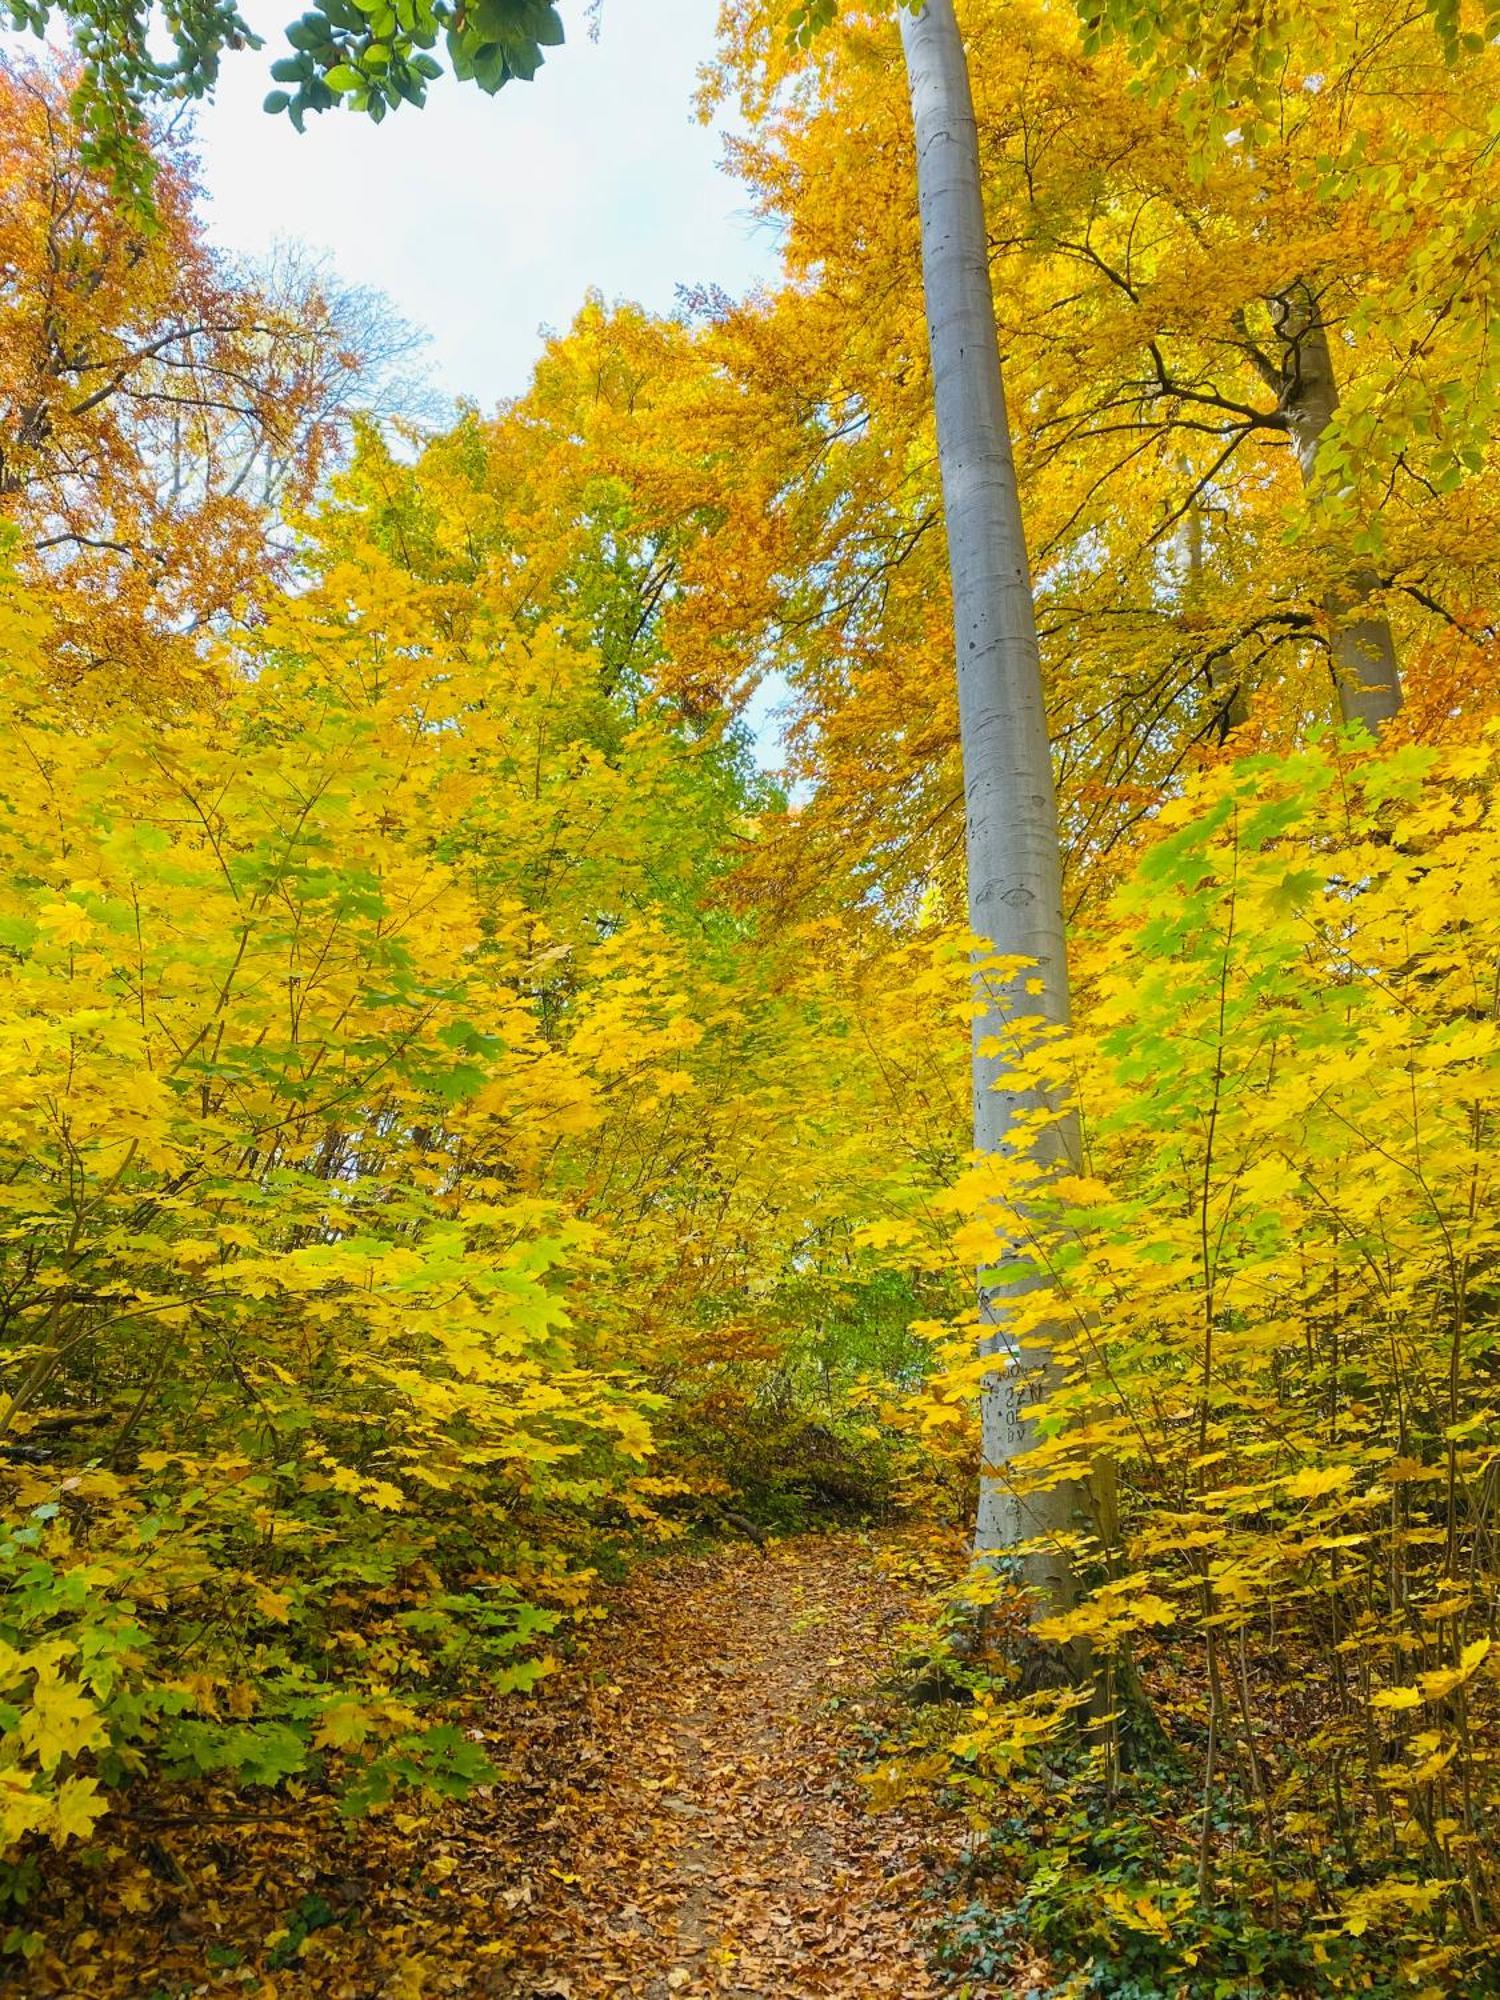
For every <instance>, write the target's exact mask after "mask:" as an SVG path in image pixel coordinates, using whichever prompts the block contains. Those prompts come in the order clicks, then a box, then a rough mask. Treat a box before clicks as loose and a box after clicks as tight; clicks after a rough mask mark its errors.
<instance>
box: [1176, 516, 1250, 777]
mask: <svg viewBox="0 0 1500 2000" xmlns="http://www.w3.org/2000/svg"><path fill="white" fill-rule="evenodd" d="M1185 528H1186V542H1187V579H1186V600H1187V606H1188V609H1189V610H1193V609H1196V607H1197V603H1198V599H1199V596H1200V595H1201V593H1202V590H1203V502H1202V499H1201V498H1200V499H1197V500H1195V501H1194V502H1193V504H1192V506H1191V507H1190V508H1189V509H1188V516H1187V521H1186V523H1185ZM1208 686H1209V692H1210V694H1211V695H1212V696H1213V699H1214V716H1213V728H1214V734H1215V735H1216V736H1217V738H1218V740H1219V742H1220V743H1221V744H1222V743H1225V742H1227V741H1228V739H1229V734H1230V732H1231V730H1235V729H1238V728H1239V726H1240V724H1241V723H1242V722H1245V721H1246V720H1247V719H1248V717H1249V713H1250V711H1249V709H1248V708H1247V706H1246V704H1245V684H1244V682H1243V681H1242V680H1241V679H1240V677H1239V675H1238V674H1236V673H1233V672H1226V670H1225V668H1224V666H1223V664H1222V662H1220V661H1215V660H1213V659H1210V661H1209V667H1208Z"/></svg>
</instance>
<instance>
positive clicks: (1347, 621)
mask: <svg viewBox="0 0 1500 2000" xmlns="http://www.w3.org/2000/svg"><path fill="white" fill-rule="evenodd" d="M1276 311H1277V319H1276V331H1277V334H1278V337H1279V339H1280V342H1281V381H1280V384H1279V389H1280V400H1281V408H1282V411H1283V413H1284V415H1285V417H1286V421H1287V426H1288V429H1289V430H1290V432H1291V438H1292V446H1293V449H1294V450H1295V451H1296V454H1297V463H1298V465H1299V466H1300V467H1301V469H1302V482H1303V484H1304V486H1310V485H1311V484H1312V480H1313V473H1314V469H1315V466H1316V463H1317V456H1318V446H1319V444H1320V443H1321V442H1322V439H1323V434H1324V432H1325V431H1326V430H1327V429H1328V426H1329V424H1330V423H1332V421H1333V416H1334V412H1335V411H1336V410H1337V409H1338V406H1339V390H1338V378H1337V376H1336V375H1335V373H1334V368H1333V354H1332V350H1331V349H1330V347H1329V344H1328V327H1327V324H1326V322H1325V321H1324V318H1323V313H1322V309H1321V307H1320V305H1319V302H1318V299H1317V296H1316V295H1315V293H1314V292H1313V290H1312V288H1311V287H1310V286H1309V285H1307V284H1305V283H1302V282H1300V281H1299V282H1298V283H1297V284H1295V285H1293V286H1292V287H1291V288H1290V289H1289V290H1288V291H1287V292H1285V293H1284V294H1283V295H1282V297H1281V298H1280V299H1279V300H1278V301H1277V307H1276ZM1379 587H1380V584H1379V579H1378V578H1377V577H1376V575H1375V573H1374V571H1373V570H1370V569H1365V568H1356V569H1353V570H1351V571H1350V572H1349V574H1348V576H1347V577H1346V578H1345V579H1343V580H1342V582H1341V583H1340V584H1339V586H1338V587H1337V588H1336V589H1334V590H1332V591H1330V592H1329V594H1328V598H1327V600H1326V603H1325V609H1326V610H1327V612H1328V617H1329V622H1330V625H1331V626H1332V636H1331V639H1330V647H1331V651H1332V664H1333V679H1334V686H1335V687H1336V689H1337V690H1338V703H1339V715H1340V718H1341V719H1342V720H1343V721H1345V722H1362V723H1363V724H1364V725H1365V727H1366V728H1367V729H1368V730H1369V732H1370V734H1371V735H1372V736H1377V735H1379V733H1380V727H1381V724H1382V723H1385V722H1389V721H1390V719H1391V717H1392V716H1393V715H1395V714H1396V713H1397V712H1398V710H1399V709H1400V707H1401V672H1400V667H1399V665H1398V663H1397V659H1396V641H1395V636H1394V634H1393V633H1392V631H1391V626H1390V620H1389V619H1388V618H1386V617H1385V616H1383V615H1382V613H1380V612H1379V611H1377V610H1373V609H1371V610H1364V609H1362V607H1363V606H1366V605H1368V604H1369V603H1370V601H1371V599H1372V598H1373V597H1374V595H1375V593H1376V592H1377V591H1378V589H1379Z"/></svg>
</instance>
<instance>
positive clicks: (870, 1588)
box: [0, 1534, 994, 2000]
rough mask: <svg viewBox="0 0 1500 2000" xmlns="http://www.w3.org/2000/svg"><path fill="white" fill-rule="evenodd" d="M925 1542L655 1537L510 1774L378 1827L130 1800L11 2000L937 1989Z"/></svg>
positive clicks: (563, 1676) (941, 1859)
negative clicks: (915, 1769)
mask: <svg viewBox="0 0 1500 2000" xmlns="http://www.w3.org/2000/svg"><path fill="white" fill-rule="evenodd" d="M901 1568H902V1564H901V1561H900V1545H899V1544H886V1545H884V1546H881V1545H879V1544H872V1543H871V1542H870V1541H869V1540H868V1539H867V1538H864V1537H861V1536H858V1535H854V1534H847V1535H807V1536H801V1537H798V1538H795V1539H792V1540H788V1541H784V1542H774V1543H772V1544H770V1545H769V1547H768V1548H767V1549H766V1551H765V1553H764V1554H761V1553H760V1552H758V1551H757V1550H756V1549H755V1548H753V1547H751V1546H750V1545H749V1544H748V1543H741V1544H739V1545H737V1546H734V1547H730V1548H721V1549H718V1550H716V1551H714V1552H713V1553H711V1554H708V1555H699V1556H674V1557H671V1558H669V1559H666V1560H663V1561H660V1562H654V1563H649V1564H645V1565H642V1566H641V1568H639V1569H638V1570H637V1571H636V1572H635V1573H634V1574H633V1576H632V1577H631V1578H630V1580H629V1581H628V1582H627V1583H626V1584H625V1585H624V1586H623V1587H621V1588H620V1589H619V1590H617V1591H614V1592H611V1593H610V1595H609V1600H608V1604H609V1616H608V1619H607V1621H606V1622H605V1623H604V1624H603V1625H602V1626H601V1627H600V1628H599V1630H598V1632H597V1634H596V1636H595V1637H594V1638H593V1639H592V1641H591V1642H590V1644H589V1645H588V1647H587V1648H586V1649H584V1650H583V1652H582V1653H581V1655H580V1657H579V1658H578V1659H577V1660H576V1661H575V1662H573V1663H572V1664H570V1665H569V1666H568V1667H567V1668H566V1669H565V1670H564V1671H563V1672H561V1673H560V1674H559V1675H557V1676H556V1677H555V1678H553V1679H552V1680H549V1681H548V1682H546V1683H544V1684H543V1688H542V1689H541V1690H540V1691H539V1693H538V1695H537V1697H536V1698H535V1699H534V1700H530V1701H522V1700H518V1699H516V1698H514V1697H511V1698H507V1699H506V1700H505V1701H503V1702H501V1703H500V1704H498V1705H497V1707H496V1710H495V1714H494V1718H493V1722H492V1724H491V1725H490V1727H489V1728H488V1729H486V1732H485V1733H486V1736H487V1739H488V1740H487V1749H488V1751H489V1754H490V1756H491V1758H492V1760H493V1761H494V1762H495V1763H496V1765H497V1766H498V1767H499V1769H500V1772H501V1778H500V1782H499V1783H497V1784H495V1785H494V1786H491V1787H487V1788H482V1789H481V1790H479V1791H477V1792H475V1793H473V1794H472V1795H471V1796H470V1797H469V1798H467V1799H464V1800H461V1801H455V1802H453V1803H452V1804H449V1805H441V1804H440V1805H437V1806H435V1807H434V1806H431V1805H426V1806H422V1805H414V1806H413V1808H412V1809H411V1810H409V1811H407V1810H402V1809H401V1807H400V1804H399V1802H398V1805H397V1807H395V1808H393V1809H392V1810H390V1811H388V1812H384V1813H381V1814H378V1815H377V1816H376V1817H374V1818H373V1819H371V1820H368V1821H364V1822H358V1823H355V1824H353V1825H351V1824H348V1823H346V1822H341V1821H339V1820H338V1819H337V1818H336V1817H335V1816H334V1815H333V1814H332V1812H331V1811H330V1810H328V1809H327V1808H326V1806H325V1805H320V1804H319V1803H318V1801H317V1799H316V1797H311V1798H308V1799H307V1800H305V1801H302V1802H300V1803H299V1802H298V1801H297V1799H296V1798H295V1797H293V1798H291V1799H290V1800H288V1801H287V1802H286V1811H285V1814H284V1815H283V1813H282V1808H281V1806H280V1804H276V1803H275V1802H274V1801H273V1805H274V1810H273V1811H271V1812H270V1813H268V1814H267V1815H266V1817H265V1818H264V1821H263V1822H262V1821H261V1820H260V1819H259V1817H258V1816H257V1815H256V1814H255V1813H253V1812H252V1813H249V1814H246V1813H243V1812H239V1811H224V1810H218V1809H216V1801H215V1799H214V1798H213V1797H211V1796H210V1797H207V1798H205V1799H204V1800H203V1801H202V1803H201V1807H199V1808H194V1809H190V1810H187V1811H177V1810H175V1809H174V1810H173V1812H172V1813H170V1814H166V1813H164V1814H163V1815H162V1816H161V1817H160V1818H159V1819H157V1820H152V1819H150V1818H149V1817H143V1818H142V1819H140V1820H138V1821H136V1822H135V1823H133V1824H132V1823H128V1822H127V1823H121V1825H120V1831H119V1833H118V1834H117V1835H116V1836H115V1839H114V1842H113V1844H112V1845H110V1846H108V1847H107V1848H104V1849H100V1850H97V1851H96V1854H95V1858H94V1860H93V1862H92V1863H91V1864H90V1865H89V1866H88V1867H86V1868H80V1869H78V1870H75V1871H74V1872H73V1873H72V1876H71V1879H70V1880H67V1881H64V1882H60V1883H58V1884H57V1886H56V1888H55V1889H54V1890H52V1891H50V1892H49V1894H48V1895H47V1897H46V1899H45V1902H46V1907H37V1908H34V1909H33V1910H31V1911H28V1917H30V1918H31V1920H32V1921H34V1922H37V1923H39V1924H40V1925H42V1926H44V1927H45V1935H46V1937H47V1948H46V1950H45V1952H44V1953H43V1954H42V1955H41V1956H40V1957H39V1958H37V1959H35V1960H34V1961H33V1962H32V1963H31V1964H30V1965H29V1966H28V1967H27V1968H26V1970H25V1972H24V1974H22V1978H23V1980H24V1983H23V1984H22V1985H21V1986H19V1987H17V1986H16V1985H14V1984H13V1983H10V1981H9V1979H8V1977H7V1974H8V1973H9V1971H10V1969H11V1968H13V1967H15V1960H14V1959H12V1960H11V1961H10V1966H9V1967H7V1968H6V1970H5V1971H0V2000H11V1996H13V1995H16V1994H17V1993H20V1994H24V1995H25V1996H26V2000H40V1996H43V1995H45V1996H49V2000H50V1996H66V2000H84V1997H85V1996H90V2000H126V1996H128V2000H189V1996H193V1997H194V2000H196V1996H200V1995H211V1996H219V1995H237V1996H240V2000H446V1996H464V2000H619V1996H630V2000H694V1996H706V1995H710V1994H712V1995H725V1996H732V2000H813V1996H818V2000H936V1996H938V1995H940V1994H943V1993H945V1992H948V1991H949V1990H950V1989H949V1987H948V1986H947V1985H946V1983H945V1982H944V1981H943V1979H942V1978H941V1977H940V1976H939V1975H938V1974H937V1973H936V1972H935V1971H934V1969H933V1968H932V1965H931V1963H930V1959H929V1951H928V1934H929V1930H930V1925H931V1922H932V1919H933V1916H934V1915H935V1913H936V1911H935V1906H934V1904H933V1902H932V1900H931V1896H932V1890H933V1886H934V1883H935V1881H936V1879H937V1876H938V1874H939V1873H940V1872H941V1870H942V1867H943V1866H944V1864H945V1862H946V1861H947V1860H948V1859H949V1858H950V1855H951V1853H952V1851H953V1849H954V1848H956V1846H957V1844H958V1840H959V1829H958V1828H957V1827H956V1826H955V1825H953V1824H950V1823H948V1822H945V1821H943V1820H942V1819H940V1818H939V1817H937V1816H936V1814H934V1815H933V1816H932V1817H930V1818H928V1819H926V1820H924V1819H922V1818H921V1817H919V1816H917V1815H916V1814H915V1813H913V1814H912V1815H908V1814H906V1813H905V1812H904V1811H901V1812H891V1813H882V1814H876V1813H872V1812H871V1811H870V1810H868V1807H867V1804H866V1797H865V1788H864V1787H863V1786H862V1785H861V1783H860V1776H859V1767H860V1763H861V1760H862V1758H865V1759H867V1758H868V1755H869V1753H870V1751H871V1748H872V1745H874V1744H875V1743H878V1739H879V1735H880V1732H881V1730H882V1728H883V1726H884V1724H885V1723H886V1722H887V1721H888V1720H890V1719H891V1704H890V1703H889V1701H887V1700H886V1699H885V1698H884V1697H883V1696H882V1695H881V1694H880V1692H879V1685H878V1684H879V1682H880V1679H881V1677H882V1675H883V1673H884V1672H885V1670H886V1668H887V1666H888V1665H889V1663H890V1660H891V1658H892V1656H893V1654H894V1653H895V1651H896V1650H897V1647H898V1645H899V1640H900V1626H901V1623H902V1621H903V1620H904V1618H905V1617H906V1616H907V1615H908V1613H909V1612H910V1610H911V1608H912V1605H911V1593H910V1589H909V1587H908V1586H906V1585H904V1584H903V1582H902V1581H901V1578H900V1571H901ZM479 1720H480V1721H481V1723H482V1721H483V1718H479ZM227 1803H228V1804H229V1805H231V1806H234V1805H237V1804H238V1803H240V1802H239V1801H236V1800H234V1799H233V1798H231V1799H230V1800H229V1801H227ZM963 1990H964V1991H965V1992H966V1993H967V1994H969V1995H970V1996H974V2000H979V1996H980V1994H981V1989H980V1988H977V1987H975V1986H973V1985H970V1986H968V1987H966V1988H965V1989H963ZM984 2000H994V1997H993V1995H990V1994H988V1993H986V1994H985V1996H984Z"/></svg>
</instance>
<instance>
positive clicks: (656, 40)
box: [198, 0, 775, 408]
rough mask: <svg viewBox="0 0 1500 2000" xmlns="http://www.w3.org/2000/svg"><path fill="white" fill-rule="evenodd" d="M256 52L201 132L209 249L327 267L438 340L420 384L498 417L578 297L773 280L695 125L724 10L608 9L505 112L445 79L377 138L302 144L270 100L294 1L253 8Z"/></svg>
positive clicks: (568, 14) (625, 2) (324, 125)
mask: <svg viewBox="0 0 1500 2000" xmlns="http://www.w3.org/2000/svg"><path fill="white" fill-rule="evenodd" d="M244 11H245V13H246V16H247V18H248V19H249V20H250V21H251V23H252V24H253V25H254V26H255V27H256V28H257V29H258V30H259V31H261V32H262V33H264V34H265V36H266V39H267V43H268V47H267V48H266V50H264V51H262V53H261V54H260V55H259V56H238V57H233V58H230V59H229V60H227V61H226V62H225V65H224V70H223V73H222V78H221V83H220V89H219V93H218V98H217V101H216V102H215V103H214V104H213V105H212V106H210V107H209V108H207V109H206V110H204V111H203V112H202V113H201V114H200V115H199V119H198V147H199V153H200V158H201V162H202V168H203V179H204V183H205V187H206V191H207V196H208V200H207V203H206V207H205V218H206V221H207V223H208V228H209V232H210V235H211V237H212V239H213V240H214V241H215V242H217V243H219V244H220V245H222V246H223V247H224V248H225V249H227V250H230V251H238V252H243V253H246V254H248V255H251V256H258V255H261V254H263V253H264V252H265V251H266V250H267V249H269V247H270V246H271V245H272V243H274V242H275V241H276V239H277V238H278V237H291V238H295V239H297V240H299V241H301V242H303V243H306V244H308V245H309V246H310V247H312V248H314V249H316V250H326V251H328V252H329V253H330V254H331V255H332V257H333V259H334V262H335V264H336V266H337V268H338V270H339V273H340V275H341V276H343V277H344V278H346V279H348V280H351V281H353V282H356V283H360V284H369V285H376V286H378V287H379V288H380V289H381V290H382V291H383V292H385V293H386V294H387V295H388V296H389V297H390V299H391V300H392V301H393V303H394V304H395V305H396V307H397V308H398V310H399V311H400V312H401V314H402V316H403V317H404V318H406V319H409V320H411V321H413V322H415V323H417V324H418V325H420V326H422V327H424V328H426V330H427V331H428V332H429V333H430V334H431V336H432V347H431V350H430V351H429V354H428V357H427V365H428V369H429V372H430V373H431V374H432V376H433V377H434V380H435V382H436V384H437V385H438V386H440V387H441V388H442V389H443V390H445V391H446V392H447V393H448V394H450V395H467V396H472V397H474V398H476V399H477V400H478V401H479V402H480V404H481V405H482V406H484V407H486V408H488V407H489V406H490V405H492V404H493V403H494V402H496V401H497V400H498V399H499V398H500V397H502V396H509V395H514V394H516V393H518V392H519V391H520V390H522V389H524V388H525V386H526V381H527V377H528V375H529V373H530V369H531V365H532V362H533V361H534V359H535V358H536V354H537V351H538V347H539V337H538V329H539V328H540V327H542V326H549V327H562V326H566V325H567V323H568V321H569V320H570V319H571V318H572V316H573V314H574V312H575V311H576V310H577V308H578V305H579V303H580V301H581V300H582V298H583V295H584V293H585V291H587V290H588V288H589V287H590V286H597V287H598V288H599V289H600V290H601V291H602V292H603V293H604V294H605V296H606V297H608V298H615V297H628V298H632V299H637V300H639V301H640V302H641V303H642V304H644V305H647V306H650V307H654V308H658V309H668V308H670V307H671V305H672V304H673V297H674V290H675V287H676V286H677V285H678V284H679V283H681V284H710V283H712V284H719V285H722V286H723V287H724V288H725V290H726V291H729V292H731V293H734V294H736V295H738V294H740V293H742V292H743V291H745V290H746V289H747V288H748V287H749V286H750V285H752V284H753V283H754V282H755V281H756V280H757V279H760V278H764V277H769V276H770V275H771V274H772V271H773V269H774V265H775V244H774V241H773V239H772V236H771V234H770V233H769V231H768V230H767V229H766V228H765V227H764V226H761V225H757V224H756V223H755V221H754V219H753V218H752V217H751V215H750V213H749V210H748V206H747V203H746V200H745V197H744V194H743V191H742V190H741V189H740V188H739V187H738V186H737V185H736V184H735V182H734V181H732V180H731V179H730V178H729V177H728V176H727V175H726V174H724V173H723V172H722V171H721V170H720V167H719V164H718V163H719V157H720V154H721V152H722V133H721V132H718V131H713V130H709V131H705V130H704V129H703V128H702V127H701V126H700V125H699V124H698V123H697V122H696V119H695V118H694V116H693V110H692V97H693V90H694V79H695V76H696V72H697V68H698V65H699V64H700V63H701V62H703V61H704V60H705V59H706V58H707V56H708V55H709V53H710V51H711V49H712V46H713V23H714V14H715V11H716V9H715V4H714V0H604V5H603V8H602V19H601V33H600V39H599V41H598V42H597V43H592V42H590V41H589V40H588V37H587V32H586V29H585V26H584V22H583V18H582V17H583V8H582V6H581V5H580V4H579V0H571V4H569V0H564V7H563V14H564V18H565V20H566V22H567V27H568V36H569V39H568V42H567V45H566V46H565V47H563V48H561V49H556V50H551V51H549V53H548V58H547V61H546V63H545V65H544V66H543V68H542V69H541V70H540V71H539V72H538V74H537V77H536V80H535V81H534V82H532V83H511V84H507V85H506V86H505V88H504V89H503V90H502V91H500V93H499V94H498V95H497V96H495V97H486V96H484V95H483V93H482V92H480V91H478V90H476V89H475V88H473V86H472V85H469V86H463V85H457V84H455V83H453V82H452V80H451V79H450V78H446V77H445V78H444V79H443V81H442V82H441V83H439V84H436V85H435V86H434V87H433V89H432V91H431V93H430V95H429V98H428V102H427V108H426V109H425V110H424V111H422V112H413V111H410V110H408V109H406V108H403V109H402V110H401V111H400V112H398V113H397V114H395V115H394V116H392V117H389V118H387V120H386V121H385V123H384V124H383V125H381V126H380V127H379V128H378V129H377V128H375V127H372V126H371V125H370V123H369V121H368V120H366V119H364V118H357V117H353V116H348V115H343V114H340V113H336V112H335V113H329V114H326V115H325V116H323V117H322V118H310V119H309V120H308V127H307V132H306V134H305V136H303V137H302V138H299V137H298V136H297V134H296V133H295V132H294V131H293V130H292V128H291V126H290V125H289V124H288V122H287V120H286V119H285V118H269V117H267V116H266V114H265V113H264V112H263V111H262V110H261V108H260V104H261V99H262V97H263V96H264V95H265V93H266V91H267V90H268V89H270V88H271V84H270V81H269V79H268V77H267V75H266V69H267V66H268V64H269V62H270V61H271V59H272V58H273V56H274V55H276V54H279V53H280V47H281V30H282V28H283V27H284V25H285V23H286V21H287V20H289V19H291V18H293V16H294V14H295V11H296V6H295V0H269V4H268V0H251V4H249V5H248V6H246V7H245V9H244Z"/></svg>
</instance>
